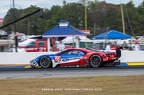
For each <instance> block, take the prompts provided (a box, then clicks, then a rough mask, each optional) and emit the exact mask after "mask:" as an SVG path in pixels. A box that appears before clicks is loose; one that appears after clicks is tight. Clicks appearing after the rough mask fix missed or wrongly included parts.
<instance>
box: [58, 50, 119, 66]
mask: <svg viewBox="0 0 144 95" xmlns="http://www.w3.org/2000/svg"><path fill="white" fill-rule="evenodd" d="M68 50H81V51H83V52H85V55H84V56H83V57H82V58H81V59H80V60H77V61H72V62H65V63H62V64H59V66H62V67H63V66H76V65H79V66H81V67H86V66H89V62H90V58H91V56H93V55H98V56H100V57H101V59H102V65H109V64H111V63H113V62H114V61H115V60H117V58H116V52H113V53H106V52H104V51H94V50H88V49H84V48H71V49H68Z"/></svg>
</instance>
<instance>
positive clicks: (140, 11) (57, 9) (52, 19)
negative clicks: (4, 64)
mask: <svg viewBox="0 0 144 95" xmlns="http://www.w3.org/2000/svg"><path fill="white" fill-rule="evenodd" d="M120 5H121V4H118V5H115V4H110V3H107V2H105V1H99V0H95V1H88V2H87V7H86V8H87V29H88V30H90V31H91V34H93V35H98V34H100V33H103V32H106V31H108V30H117V31H121V32H123V27H122V15H121V12H122V11H121V7H120ZM122 5H123V13H124V23H125V33H126V34H129V35H132V36H138V35H143V33H144V1H143V2H142V3H141V4H140V5H139V6H137V7H135V5H134V3H133V1H132V0H130V1H129V2H128V3H127V4H122ZM39 8H40V7H37V6H36V5H31V6H30V7H28V8H25V9H20V8H19V9H18V8H15V9H13V8H11V9H9V10H8V12H7V14H6V16H5V17H4V24H3V25H5V24H7V23H9V22H11V21H13V20H14V17H13V11H15V18H16V19H18V18H20V17H23V16H25V15H27V14H29V13H31V12H33V11H35V10H37V9H39ZM62 19H63V20H67V21H68V22H69V23H70V24H71V25H72V26H74V27H75V28H77V29H80V30H84V29H85V4H84V2H83V0H79V2H73V3H67V2H66V1H65V0H64V1H63V5H62V6H60V5H53V6H52V7H51V8H50V9H47V8H43V14H41V13H36V14H34V15H32V16H30V17H27V18H24V19H22V20H20V21H18V22H16V31H17V32H20V33H25V34H29V35H41V34H43V33H44V32H46V31H48V30H50V29H52V28H54V27H55V26H56V25H57V24H58V22H59V21H60V20H62ZM3 30H5V31H6V32H8V33H11V31H13V30H14V26H13V25H9V26H7V27H5V28H3Z"/></svg>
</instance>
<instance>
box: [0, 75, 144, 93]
mask: <svg viewBox="0 0 144 95" xmlns="http://www.w3.org/2000/svg"><path fill="white" fill-rule="evenodd" d="M0 87H1V88H0V95H144V75H142V76H98V77H78V78H29V79H1V80H0Z"/></svg>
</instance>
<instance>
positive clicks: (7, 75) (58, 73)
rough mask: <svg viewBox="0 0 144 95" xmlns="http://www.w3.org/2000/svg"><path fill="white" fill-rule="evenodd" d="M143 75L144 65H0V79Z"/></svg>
mask: <svg viewBox="0 0 144 95" xmlns="http://www.w3.org/2000/svg"><path fill="white" fill-rule="evenodd" d="M130 75H144V66H139V67H138V66H135V67H133V66H132V67H120V66H118V67H98V68H78V67H77V68H76V67H75V68H66V67H65V68H60V67H59V68H48V69H34V68H16V67H13V68H12V67H11V68H9V67H7V68H6V67H5V68H2V67H0V79H16V78H63V77H64V78H66V77H87V76H130Z"/></svg>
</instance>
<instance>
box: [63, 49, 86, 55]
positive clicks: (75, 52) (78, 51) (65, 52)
mask: <svg viewBox="0 0 144 95" xmlns="http://www.w3.org/2000/svg"><path fill="white" fill-rule="evenodd" d="M61 54H82V55H84V54H85V53H84V52H83V51H81V50H66V51H62V52H61Z"/></svg>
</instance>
